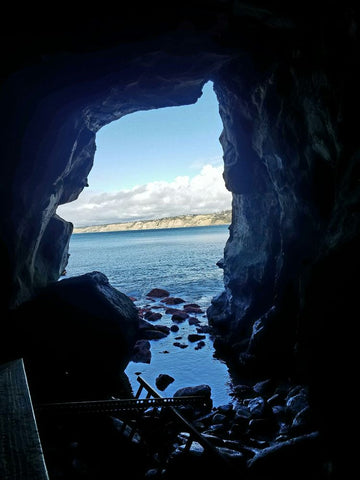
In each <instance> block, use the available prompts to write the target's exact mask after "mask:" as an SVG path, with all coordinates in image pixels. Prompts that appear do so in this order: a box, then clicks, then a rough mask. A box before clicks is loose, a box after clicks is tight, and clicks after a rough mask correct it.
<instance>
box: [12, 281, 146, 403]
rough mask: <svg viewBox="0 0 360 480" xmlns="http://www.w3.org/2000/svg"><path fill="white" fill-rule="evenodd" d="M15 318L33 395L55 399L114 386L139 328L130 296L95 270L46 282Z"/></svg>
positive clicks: (14, 313) (16, 313)
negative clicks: (55, 397)
mask: <svg viewBox="0 0 360 480" xmlns="http://www.w3.org/2000/svg"><path fill="white" fill-rule="evenodd" d="M13 319H14V322H15V324H16V329H17V338H18V342H19V345H21V347H20V352H21V354H22V355H23V356H24V358H25V362H26V364H27V367H28V368H27V369H28V373H29V378H30V382H31V385H32V389H33V393H34V395H37V394H39V395H42V396H46V395H49V396H55V395H56V396H57V398H58V399H59V398H64V396H69V395H71V396H76V395H82V396H84V395H86V393H87V394H88V395H90V393H89V392H92V390H94V391H96V390H100V391H101V389H105V390H106V389H109V388H114V385H115V384H116V379H118V378H119V374H120V372H121V371H123V370H124V369H125V368H126V365H127V364H128V362H129V360H130V357H131V354H132V350H133V347H134V344H135V340H136V337H137V334H138V329H139V320H138V313H137V310H136V308H135V306H134V304H133V302H132V301H131V300H130V299H129V298H128V297H127V296H126V295H124V294H123V293H121V292H119V290H117V289H115V288H114V287H112V286H111V285H110V283H109V281H108V279H107V277H106V276H105V275H104V274H102V273H99V272H92V273H88V274H86V275H82V276H79V277H71V278H68V279H64V280H61V281H60V282H56V283H53V284H50V285H49V286H48V287H45V288H44V289H42V290H41V291H39V293H38V294H37V296H36V297H34V298H33V299H32V300H30V301H28V302H26V303H24V304H23V305H22V306H21V307H19V308H18V309H17V310H15V311H14V312H13ZM35 372H36V374H35ZM65 372H66V375H65ZM70 387H71V389H73V390H71V391H69V389H70ZM98 394H99V393H98ZM90 396H91V397H92V396H93V395H90Z"/></svg>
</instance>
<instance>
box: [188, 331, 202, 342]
mask: <svg viewBox="0 0 360 480" xmlns="http://www.w3.org/2000/svg"><path fill="white" fill-rule="evenodd" d="M204 338H206V337H205V335H200V334H199V333H189V335H188V340H189V342H198V341H199V340H203V339H204Z"/></svg>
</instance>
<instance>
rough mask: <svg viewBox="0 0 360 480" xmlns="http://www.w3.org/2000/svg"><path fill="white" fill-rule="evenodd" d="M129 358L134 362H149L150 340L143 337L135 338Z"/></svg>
mask: <svg viewBox="0 0 360 480" xmlns="http://www.w3.org/2000/svg"><path fill="white" fill-rule="evenodd" d="M131 360H132V361H133V362H135V363H150V362H151V350H150V342H149V341H148V340H145V339H141V340H137V342H136V343H135V346H134V350H133V354H132V357H131Z"/></svg>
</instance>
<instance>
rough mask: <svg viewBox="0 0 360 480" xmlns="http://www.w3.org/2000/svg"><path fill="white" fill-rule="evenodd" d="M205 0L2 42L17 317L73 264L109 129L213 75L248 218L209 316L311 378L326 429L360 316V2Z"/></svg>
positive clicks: (5, 215)
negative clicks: (70, 206) (67, 209)
mask: <svg viewBox="0 0 360 480" xmlns="http://www.w3.org/2000/svg"><path fill="white" fill-rule="evenodd" d="M205 3H206V6H204V5H203V4H202V3H201V2H192V3H191V4H190V5H188V3H187V2H184V3H182V2H179V3H178V4H176V5H173V4H171V8H170V7H169V9H168V8H167V7H161V8H160V9H158V8H157V7H156V6H154V5H148V6H147V7H146V6H144V7H142V6H141V5H140V6H139V4H138V2H137V4H136V5H137V7H136V9H135V8H134V11H130V10H129V11H128V10H126V11H125V10H123V11H122V15H120V16H117V15H115V16H114V15H107V14H104V13H103V12H102V13H101V12H95V13H96V15H95V13H94V14H92V13H91V12H81V15H80V14H78V15H77V14H74V13H72V15H71V16H69V15H68V14H67V12H58V13H59V15H57V16H56V18H55V17H54V18H52V19H51V23H50V24H49V25H47V26H46V28H45V26H44V23H43V20H42V16H41V15H40V16H39V17H35V16H34V18H33V19H32V17H27V18H26V21H24V22H23V24H22V23H21V19H19V22H18V28H19V31H20V30H21V31H22V32H23V33H24V32H25V34H26V35H27V36H26V42H25V40H24V42H25V43H26V45H25V43H24V44H23V45H22V46H21V48H18V47H17V45H18V43H16V42H14V41H12V38H11V37H9V38H6V41H4V45H7V46H8V47H7V48H8V52H7V53H8V57H7V59H8V60H6V58H5V59H4V60H3V66H4V67H5V74H4V75H3V81H2V87H1V92H0V104H1V112H2V115H1V120H0V122H1V132H2V135H3V139H2V142H1V159H2V167H1V168H2V171H1V182H2V188H1V192H0V200H1V201H0V205H1V255H2V267H3V272H2V273H3V276H2V278H3V283H4V284H5V287H4V288H3V289H2V295H3V301H2V304H1V308H3V309H4V310H5V313H4V315H2V318H6V309H7V307H8V306H10V307H14V306H17V305H19V304H21V303H22V302H23V301H24V300H26V299H28V298H29V297H31V296H32V295H33V294H34V292H35V291H36V289H37V288H38V287H41V286H44V285H47V284H48V283H50V282H52V281H56V280H57V279H58V277H59V275H60V273H61V272H62V270H63V269H64V267H65V265H66V260H67V245H68V242H69V238H70V235H71V231H72V226H71V225H70V224H68V223H67V222H66V221H65V220H62V219H60V218H59V217H56V215H55V212H56V208H57V206H58V205H59V204H61V203H66V202H69V201H70V200H72V199H75V198H76V197H77V196H78V195H79V193H80V192H81V191H82V189H83V188H84V187H85V186H86V184H87V175H88V173H89V171H90V169H91V167H92V162H93V157H94V152H95V149H96V143H95V135H96V132H97V131H98V129H99V128H101V127H102V126H103V125H105V124H107V123H109V122H111V121H112V120H115V119H118V118H120V117H121V116H123V115H126V114H129V113H132V112H135V111H137V110H143V109H153V108H160V107H164V106H172V105H184V104H189V103H194V102H195V101H196V100H197V99H198V98H199V96H200V94H201V88H202V86H203V84H204V83H205V82H206V81H208V80H212V81H213V82H214V85H215V91H216V94H217V96H218V99H219V108H220V114H221V117H222V119H223V124H224V131H223V133H222V135H221V139H220V141H221V143H222V145H223V148H224V179H225V183H226V185H227V187H228V189H229V190H230V191H231V192H233V221H232V225H231V228H230V239H229V241H228V243H227V245H226V247H225V252H224V261H223V262H222V264H223V268H224V285H225V289H224V293H223V295H221V297H220V298H218V299H215V300H214V305H213V306H212V307H211V308H210V310H209V321H210V323H211V324H212V325H213V326H214V328H215V332H216V333H217V334H218V339H217V344H218V347H219V349H221V350H222V351H224V352H226V354H229V353H230V352H231V356H232V358H233V360H234V361H235V364H237V366H239V367H244V366H246V365H245V364H246V358H250V357H251V358H253V357H254V358H256V359H257V360H256V365H257V367H258V368H260V369H264V368H265V367H266V371H267V372H269V371H274V370H275V371H276V372H279V371H280V370H281V369H283V370H284V367H286V368H285V370H287V373H288V370H292V369H294V371H296V372H297V374H298V375H300V376H302V375H303V376H304V378H306V379H308V380H309V381H310V383H312V384H313V386H314V388H313V390H312V391H313V392H314V397H315V398H316V399H317V403H318V405H320V410H321V411H322V416H323V418H324V422H325V423H326V418H329V417H330V410H331V408H332V407H333V406H334V405H335V404H336V397H335V399H334V397H332V396H331V395H332V394H333V392H332V390H331V387H332V385H333V384H332V374H333V371H334V370H337V371H339V368H340V370H343V369H345V366H346V365H348V364H349V362H351V359H349V358H348V357H346V355H345V354H344V351H343V350H344V347H347V346H348V344H349V342H350V339H349V337H350V336H351V334H350V335H348V334H347V332H348V330H347V329H346V328H345V327H341V326H340V323H341V322H350V319H353V318H354V316H353V313H352V312H353V311H356V310H357V291H356V287H355V286H356V285H357V281H358V280H357V277H358V271H359V251H358V245H359V195H360V187H359V156H360V155H359V153H360V152H359V133H358V125H357V122H356V121H354V119H356V118H357V116H358V111H359V88H358V85H359V84H360V78H359V71H360V69H359V68H357V67H358V63H359V38H358V25H359V22H358V15H357V13H358V12H357V10H356V9H354V10H352V9H349V8H347V7H345V6H341V5H338V4H336V5H335V4H333V3H331V5H328V2H327V3H324V4H323V3H322V2H320V3H317V4H316V5H315V4H314V5H312V8H311V11H309V10H308V9H307V8H305V7H304V6H303V3H302V2H290V3H289V2H287V4H285V6H282V5H281V2H276V8H275V7H274V8H273V7H269V5H268V2H263V4H262V2H257V6H256V7H255V6H251V5H249V4H248V3H246V4H244V3H242V2H240V1H231V0H229V1H214V2H205ZM36 18H37V19H36ZM40 19H41V21H40ZM30 20H32V21H30ZM65 25H66V28H64V26H65ZM6 62H7V63H6ZM345 350H346V351H347V353H349V352H351V348H345ZM334 352H336V354H334ZM343 379H344V377H343V376H342V377H341V379H339V378H338V380H339V381H340V382H342V383H343V381H344V380H343ZM340 390H341V389H340ZM330 393H331V395H330ZM325 398H326V399H327V400H328V399H329V398H332V401H331V402H327V403H326V405H327V407H326V408H322V407H323V406H324V402H323V400H324V399H325ZM327 414H329V415H327Z"/></svg>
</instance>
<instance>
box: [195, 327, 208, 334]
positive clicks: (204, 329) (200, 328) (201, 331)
mask: <svg viewBox="0 0 360 480" xmlns="http://www.w3.org/2000/svg"><path fill="white" fill-rule="evenodd" d="M196 331H197V332H198V333H210V327H209V325H200V326H199V327H197V328H196Z"/></svg>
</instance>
